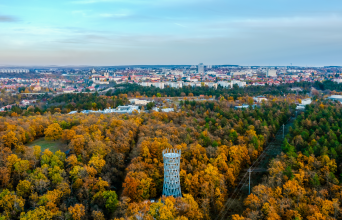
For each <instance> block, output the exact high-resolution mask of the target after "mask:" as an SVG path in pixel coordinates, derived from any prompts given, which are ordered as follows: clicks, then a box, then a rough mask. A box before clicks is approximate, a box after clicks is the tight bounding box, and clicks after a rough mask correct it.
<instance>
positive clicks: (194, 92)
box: [107, 82, 312, 100]
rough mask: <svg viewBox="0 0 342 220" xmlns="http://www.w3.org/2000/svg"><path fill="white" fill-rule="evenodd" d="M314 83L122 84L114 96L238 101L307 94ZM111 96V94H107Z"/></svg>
mask: <svg viewBox="0 0 342 220" xmlns="http://www.w3.org/2000/svg"><path fill="white" fill-rule="evenodd" d="M311 86H312V83H308V82H295V83H293V84H280V85H278V86H276V85H265V86H248V87H244V88H242V87H241V88H240V87H238V86H237V85H235V86H234V89H228V88H223V87H221V86H219V87H218V89H215V88H209V87H207V86H202V87H190V86H184V87H182V88H178V89H176V88H171V87H165V88H164V89H159V88H156V87H154V86H151V87H144V86H140V85H137V84H120V85H117V87H120V88H121V89H117V90H115V91H114V95H119V94H121V93H126V94H128V96H130V94H135V93H137V92H138V93H139V94H140V95H143V96H148V97H153V96H154V95H156V94H157V93H159V94H161V96H162V97H165V96H168V97H181V96H199V95H207V96H210V95H211V96H216V97H220V96H221V95H223V94H227V95H229V96H232V97H234V99H235V100H236V99H237V97H240V96H245V95H249V96H258V95H273V96H279V95H284V94H288V93H294V92H293V91H291V90H290V89H291V88H293V87H302V88H303V91H302V92H300V93H301V94H306V93H308V92H310V89H311ZM107 95H110V94H107Z"/></svg>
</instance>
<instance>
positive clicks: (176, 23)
mask: <svg viewBox="0 0 342 220" xmlns="http://www.w3.org/2000/svg"><path fill="white" fill-rule="evenodd" d="M174 24H175V25H178V26H181V27H185V28H186V27H187V26H185V25H182V24H178V23H174Z"/></svg>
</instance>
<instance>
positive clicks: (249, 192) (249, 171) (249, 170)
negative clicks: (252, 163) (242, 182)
mask: <svg viewBox="0 0 342 220" xmlns="http://www.w3.org/2000/svg"><path fill="white" fill-rule="evenodd" d="M248 173H249V189H248V195H250V194H251V168H249V169H248Z"/></svg>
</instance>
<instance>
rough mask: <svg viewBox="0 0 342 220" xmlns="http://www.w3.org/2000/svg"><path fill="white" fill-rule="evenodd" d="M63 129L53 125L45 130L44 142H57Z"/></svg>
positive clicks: (56, 124) (55, 124)
mask: <svg viewBox="0 0 342 220" xmlns="http://www.w3.org/2000/svg"><path fill="white" fill-rule="evenodd" d="M62 131H63V129H62V128H61V126H60V125H59V124H58V123H53V124H51V125H49V127H47V129H46V130H45V132H44V134H45V140H48V141H50V140H58V139H60V138H61V136H62Z"/></svg>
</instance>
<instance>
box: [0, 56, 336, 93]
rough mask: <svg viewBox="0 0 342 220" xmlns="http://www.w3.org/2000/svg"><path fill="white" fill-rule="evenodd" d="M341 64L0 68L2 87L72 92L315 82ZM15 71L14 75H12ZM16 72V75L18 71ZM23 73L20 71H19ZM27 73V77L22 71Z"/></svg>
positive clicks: (333, 77) (329, 76) (333, 76)
mask: <svg viewBox="0 0 342 220" xmlns="http://www.w3.org/2000/svg"><path fill="white" fill-rule="evenodd" d="M341 72H342V67H263V66H260V67H257V66H236V65H232V66H229V65H227V66H213V65H204V64H203V63H200V64H199V65H192V66H179V67H177V66H173V67H172V68H170V67H169V68H167V67H155V66H151V67H148V66H145V67H93V68H34V69H30V68H0V73H5V74H6V76H1V75H0V77H1V78H0V83H1V88H2V89H5V90H6V91H11V92H13V93H16V92H19V91H18V89H19V88H21V87H27V88H28V89H27V90H26V91H25V90H24V91H22V92H26V93H28V92H30V93H38V92H56V93H73V92H84V91H95V90H100V89H106V88H109V87H110V85H111V84H113V83H115V84H122V83H137V84H139V85H141V86H148V87H150V86H155V87H157V88H160V89H163V88H166V87H172V88H181V87H183V86H191V87H198V86H208V87H212V88H215V89H217V88H218V86H221V87H225V88H233V86H234V85H237V86H238V87H246V86H264V85H266V84H268V85H280V84H284V83H294V82H300V81H305V82H314V81H323V80H326V79H331V80H332V81H335V82H337V83H340V82H342V77H341V76H340V74H341ZM11 74H16V75H11ZM18 74H19V75H18ZM20 74H22V75H20ZM26 74H30V78H26V77H25V75H26Z"/></svg>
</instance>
